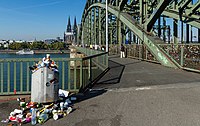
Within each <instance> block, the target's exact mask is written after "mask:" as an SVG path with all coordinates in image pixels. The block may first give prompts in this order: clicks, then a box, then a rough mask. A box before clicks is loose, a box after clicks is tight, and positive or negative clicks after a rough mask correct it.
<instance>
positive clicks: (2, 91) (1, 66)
mask: <svg viewBox="0 0 200 126" xmlns="http://www.w3.org/2000/svg"><path fill="white" fill-rule="evenodd" d="M3 73H4V72H3V63H1V93H3V85H4V83H3Z"/></svg>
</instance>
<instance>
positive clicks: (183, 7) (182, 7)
mask: <svg viewBox="0 0 200 126" xmlns="http://www.w3.org/2000/svg"><path fill="white" fill-rule="evenodd" d="M191 2H192V0H185V1H181V3H179V4H178V9H179V12H180V14H182V12H183V10H184V9H185V7H187V5H188V4H189V3H191Z"/></svg>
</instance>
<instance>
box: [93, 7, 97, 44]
mask: <svg viewBox="0 0 200 126" xmlns="http://www.w3.org/2000/svg"><path fill="white" fill-rule="evenodd" d="M96 11H97V10H96V8H94V26H93V28H94V43H95V45H97V25H96V21H97V17H96V15H97V14H96V13H97V12H96Z"/></svg>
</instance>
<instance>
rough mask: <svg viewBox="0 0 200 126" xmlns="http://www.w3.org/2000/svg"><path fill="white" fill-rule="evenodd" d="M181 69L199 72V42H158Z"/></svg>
mask: <svg viewBox="0 0 200 126" xmlns="http://www.w3.org/2000/svg"><path fill="white" fill-rule="evenodd" d="M159 46H160V47H161V48H162V49H163V50H164V51H165V52H166V53H167V54H169V55H170V56H171V57H172V58H173V59H174V60H175V61H176V62H177V63H178V64H179V65H180V66H181V67H183V69H187V70H192V71H196V72H200V44H199V43H197V44H194V43H192V44H177V45H175V44H159Z"/></svg>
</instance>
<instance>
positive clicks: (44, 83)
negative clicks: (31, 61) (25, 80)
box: [31, 67, 59, 103]
mask: <svg viewBox="0 0 200 126" xmlns="http://www.w3.org/2000/svg"><path fill="white" fill-rule="evenodd" d="M58 80H59V75H58V72H54V71H52V70H51V69H49V68H47V67H43V68H40V69H38V70H37V71H35V72H34V73H33V74H32V83H31V85H32V86H31V101H32V102H38V103H45V102H54V101H57V100H58V90H59V82H58Z"/></svg>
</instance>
